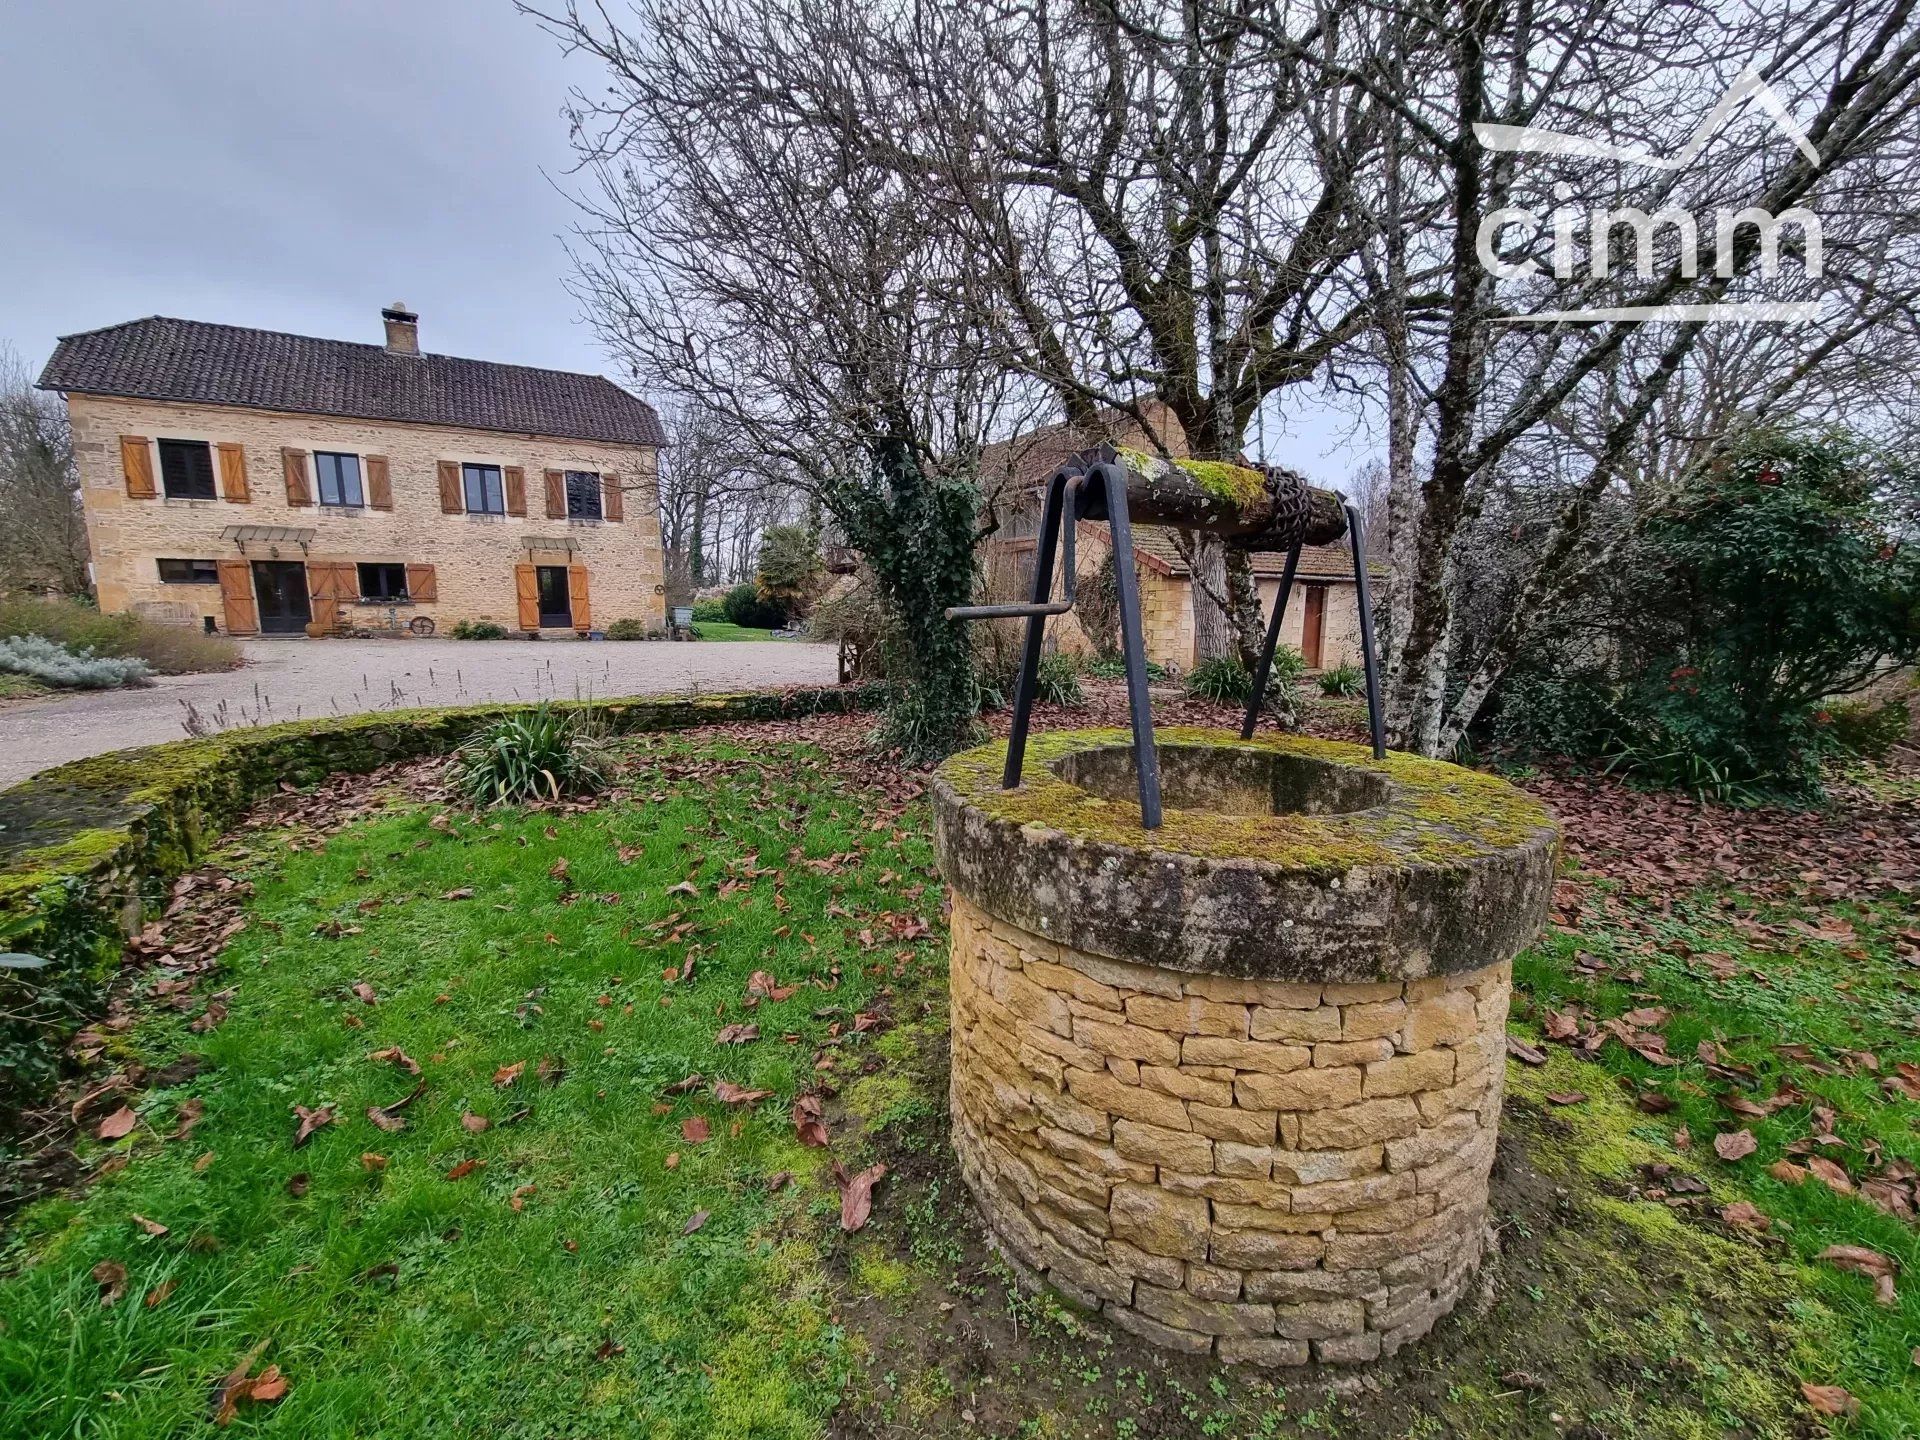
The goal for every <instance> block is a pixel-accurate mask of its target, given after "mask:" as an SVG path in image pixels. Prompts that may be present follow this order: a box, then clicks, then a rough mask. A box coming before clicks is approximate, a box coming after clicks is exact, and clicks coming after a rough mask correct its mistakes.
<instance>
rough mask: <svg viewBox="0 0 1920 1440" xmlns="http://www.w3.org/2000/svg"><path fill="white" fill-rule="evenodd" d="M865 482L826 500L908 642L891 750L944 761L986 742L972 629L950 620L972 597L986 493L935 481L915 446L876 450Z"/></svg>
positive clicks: (951, 480)
mask: <svg viewBox="0 0 1920 1440" xmlns="http://www.w3.org/2000/svg"><path fill="white" fill-rule="evenodd" d="M870 454H871V466H870V468H869V471H868V473H867V474H866V475H864V476H847V477H845V478H844V479H842V480H840V481H838V482H836V483H833V484H831V485H830V486H829V487H828V488H827V490H826V492H825V494H824V495H823V496H822V500H823V501H824V503H825V505H826V508H827V509H828V510H829V511H830V512H831V513H832V514H833V516H834V518H835V519H837V520H838V521H839V522H840V525H841V527H842V528H843V529H844V530H845V531H846V534H847V539H848V541H849V543H851V544H852V545H853V547H854V548H855V549H857V550H858V551H860V553H861V554H862V555H864V556H865V557H866V560H867V564H868V566H869V567H871V569H872V570H873V574H874V579H875V581H876V582H877V583H878V585H879V587H880V595H881V600H882V603H884V604H885V605H886V607H887V609H888V610H889V611H890V612H891V614H892V616H893V619H894V620H895V622H896V623H897V624H898V626H899V629H900V635H901V643H900V650H901V653H900V654H898V655H893V656H889V657H888V663H887V671H888V674H889V675H890V676H893V677H895V693H894V695H893V697H892V699H891V700H890V702H889V704H888V707H887V716H886V720H885V722H884V725H883V727H882V732H881V739H882V743H883V744H885V745H887V746H889V747H895V748H898V749H899V750H900V751H902V753H903V754H904V755H906V757H907V758H909V759H911V760H914V761H930V760H938V759H940V758H942V757H944V756H946V755H950V754H952V753H953V752H954V751H955V750H958V749H960V748H961V747H962V746H964V745H966V744H968V743H970V742H972V741H974V740H975V739H976V738H978V735H979V733H980V722H979V720H978V718H977V717H978V712H979V709H980V697H979V692H978V689H977V686H976V683H975V680H974V673H973V647H972V644H971V641H970V640H969V638H968V635H967V631H966V627H965V626H964V625H960V624H956V623H955V622H953V621H951V620H948V619H947V618H946V610H947V607H948V606H950V605H965V604H966V603H967V602H968V601H969V599H970V598H971V597H972V591H973V547H974V539H975V534H974V531H975V526H976V524H977V522H978V518H979V513H980V492H979V490H978V488H977V487H976V486H975V485H974V484H973V483H971V481H970V480H968V479H962V478H957V477H954V476H949V475H941V474H937V473H934V472H932V471H931V470H930V469H929V468H928V467H927V465H926V464H925V463H924V461H923V459H922V457H921V456H920V455H919V454H917V453H916V451H915V448H914V446H913V445H912V444H911V443H909V442H908V441H906V440H903V439H898V438H887V439H883V440H880V441H878V442H876V443H875V444H874V445H873V446H872V448H871V452H870Z"/></svg>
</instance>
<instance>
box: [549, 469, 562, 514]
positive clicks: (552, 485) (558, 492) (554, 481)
mask: <svg viewBox="0 0 1920 1440" xmlns="http://www.w3.org/2000/svg"><path fill="white" fill-rule="evenodd" d="M547 518H548V519H549V520H564V519H566V518H567V477H566V473H565V472H564V471H560V470H549V471H547Z"/></svg>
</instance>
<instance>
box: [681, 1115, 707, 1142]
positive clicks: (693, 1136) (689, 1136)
mask: <svg viewBox="0 0 1920 1440" xmlns="http://www.w3.org/2000/svg"><path fill="white" fill-rule="evenodd" d="M712 1134H713V1128H712V1127H711V1126H709V1125H708V1124H707V1117H706V1116H704V1115H689V1116H688V1117H687V1118H686V1119H684V1120H682V1121H681V1122H680V1138H681V1139H682V1140H685V1141H686V1142H687V1143H688V1144H689V1145H698V1144H700V1143H701V1142H702V1141H703V1140H705V1139H707V1138H708V1137H709V1136H710V1135H712Z"/></svg>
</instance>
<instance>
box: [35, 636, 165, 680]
mask: <svg viewBox="0 0 1920 1440" xmlns="http://www.w3.org/2000/svg"><path fill="white" fill-rule="evenodd" d="M0 670H7V671H10V672H12V673H13V674H15V675H25V676H28V677H30V678H31V679H34V680H38V681H40V682H42V683H43V684H47V685H52V686H54V687H55V688H56V689H60V690H117V689H119V688H120V687H122V686H124V685H145V684H146V683H148V677H149V676H150V675H151V674H152V672H151V671H150V670H149V669H148V668H147V662H146V661H144V660H140V659H136V658H123V657H120V656H113V655H95V654H94V653H93V652H92V651H91V650H78V651H75V650H69V649H67V647H66V646H64V645H56V644H55V643H54V642H53V641H51V640H49V639H47V638H46V637H45V636H44V635H10V636H8V637H6V638H5V639H0Z"/></svg>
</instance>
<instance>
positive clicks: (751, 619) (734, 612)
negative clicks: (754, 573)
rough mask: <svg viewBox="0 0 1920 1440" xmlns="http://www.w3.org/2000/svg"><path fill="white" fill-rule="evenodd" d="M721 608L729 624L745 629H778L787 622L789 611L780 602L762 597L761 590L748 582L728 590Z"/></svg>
mask: <svg viewBox="0 0 1920 1440" xmlns="http://www.w3.org/2000/svg"><path fill="white" fill-rule="evenodd" d="M721 609H722V611H723V612H724V614H725V616H726V619H727V622H728V623H729V624H731V625H738V626H740V627H741V629H743V630H778V629H779V628H780V627H781V626H783V625H785V624H786V623H787V612H786V611H785V610H783V609H782V608H781V607H780V606H779V604H778V603H776V602H774V601H771V600H763V599H761V598H760V592H759V591H758V590H756V589H755V588H754V587H753V586H752V585H750V584H746V583H742V584H739V585H736V586H734V587H733V589H731V590H729V591H728V592H727V598H726V599H725V600H724V601H723V602H722V603H721Z"/></svg>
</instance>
